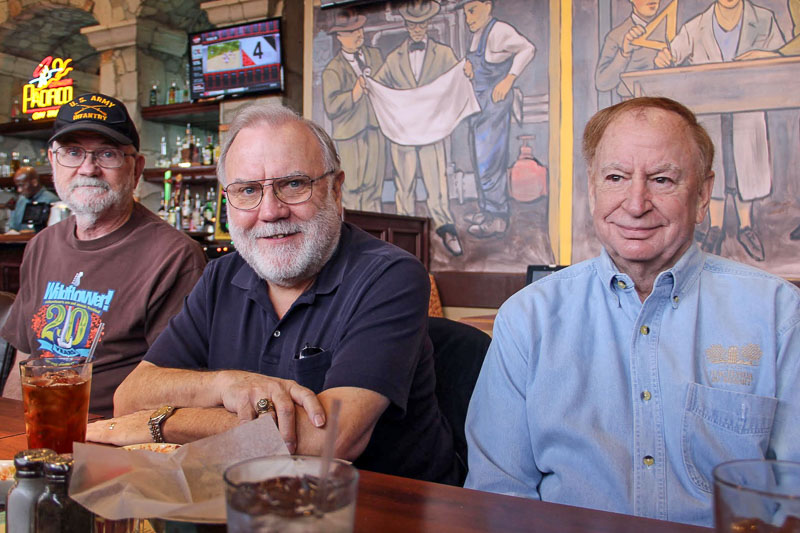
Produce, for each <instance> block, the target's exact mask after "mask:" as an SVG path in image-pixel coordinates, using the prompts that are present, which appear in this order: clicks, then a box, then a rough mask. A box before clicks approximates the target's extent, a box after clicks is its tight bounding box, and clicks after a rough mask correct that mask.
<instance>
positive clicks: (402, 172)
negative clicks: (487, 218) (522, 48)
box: [373, 0, 462, 256]
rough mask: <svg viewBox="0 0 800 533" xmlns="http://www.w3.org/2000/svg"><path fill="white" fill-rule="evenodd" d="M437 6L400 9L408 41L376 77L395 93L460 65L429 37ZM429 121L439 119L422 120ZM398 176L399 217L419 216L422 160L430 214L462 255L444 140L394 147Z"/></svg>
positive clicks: (446, 240) (453, 251)
mask: <svg viewBox="0 0 800 533" xmlns="http://www.w3.org/2000/svg"><path fill="white" fill-rule="evenodd" d="M440 9H441V6H440V5H439V3H438V2H434V1H422V0H414V1H412V2H409V3H407V4H405V5H403V6H402V7H400V9H399V10H398V11H399V13H400V16H402V17H403V20H405V25H406V29H407V30H408V38H407V39H406V40H404V41H403V42H402V43H401V44H400V46H398V47H397V48H395V49H394V50H392V51H391V52H390V53H389V55H388V56H386V62H385V63H384V64H383V66H382V67H381V68H380V70H378V72H377V73H375V75H374V77H373V79H374V80H375V81H376V82H378V83H381V84H383V85H386V86H387V87H391V88H393V89H413V88H415V87H420V86H422V85H427V84H429V83H431V82H432V81H434V80H435V79H436V78H438V77H439V76H441V75H442V74H444V73H445V72H447V71H448V70H450V69H451V68H453V66H455V65H456V63H458V60H457V59H456V55H455V53H454V52H453V50H452V48H450V47H449V46H447V45H444V44H441V43H438V42H436V41H434V40H433V39H431V38H430V37H429V36H428V25H429V22H430V20H431V19H432V18H433V17H434V16H436V14H437V13H439V10H440ZM418 118H419V119H420V120H429V119H431V118H435V117H418ZM389 146H390V151H391V154H392V162H393V163H394V169H395V172H396V178H395V184H396V186H397V192H396V193H395V203H396V205H397V213H398V214H401V215H414V214H415V212H414V202H415V200H416V183H417V180H416V174H417V162H418V161H419V168H420V171H421V173H422V180H423V181H424V182H425V189H426V190H427V192H428V200H427V205H428V215H429V216H430V217H431V219H432V220H433V224H434V227H435V228H436V233H437V235H439V237H440V238H441V239H442V244H444V247H445V248H446V249H447V251H448V252H450V253H451V254H452V255H456V256H458V255H461V253H462V250H461V242H460V241H459V239H458V234H457V233H456V226H455V221H454V219H453V215H452V213H451V212H450V205H449V203H448V195H447V176H446V174H445V169H446V160H445V147H444V139H441V140H439V141H436V142H435V143H433V144H427V145H424V146H405V145H400V144H396V143H394V142H391V143H390V145H389Z"/></svg>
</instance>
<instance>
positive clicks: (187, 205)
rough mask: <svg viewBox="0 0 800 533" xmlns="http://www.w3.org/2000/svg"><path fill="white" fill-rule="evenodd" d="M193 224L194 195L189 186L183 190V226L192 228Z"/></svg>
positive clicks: (186, 228) (187, 228)
mask: <svg viewBox="0 0 800 533" xmlns="http://www.w3.org/2000/svg"><path fill="white" fill-rule="evenodd" d="M191 225H192V196H191V193H190V192H189V187H186V188H185V189H184V191H183V203H182V205H181V228H182V229H183V230H186V231H188V230H190V229H191Z"/></svg>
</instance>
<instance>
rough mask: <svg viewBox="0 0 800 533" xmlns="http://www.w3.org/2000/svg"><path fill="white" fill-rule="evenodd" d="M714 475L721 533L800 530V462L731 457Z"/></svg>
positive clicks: (717, 523) (716, 520) (795, 532)
mask: <svg viewBox="0 0 800 533" xmlns="http://www.w3.org/2000/svg"><path fill="white" fill-rule="evenodd" d="M713 476H714V525H715V527H716V531H717V532H718V533H800V463H794V462H791V461H775V460H762V459H743V460H738V461H729V462H727V463H722V464H720V465H718V466H717V467H715V468H714V470H713Z"/></svg>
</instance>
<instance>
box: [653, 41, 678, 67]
mask: <svg viewBox="0 0 800 533" xmlns="http://www.w3.org/2000/svg"><path fill="white" fill-rule="evenodd" d="M674 62H675V59H674V58H673V57H672V52H670V50H669V47H667V46H665V47H664V48H662V49H661V51H659V52H658V53H657V54H656V57H655V59H654V60H653V63H654V64H655V66H657V67H658V68H665V67H671V66H672V64H673V63H674Z"/></svg>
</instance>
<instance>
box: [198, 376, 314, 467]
mask: <svg viewBox="0 0 800 533" xmlns="http://www.w3.org/2000/svg"><path fill="white" fill-rule="evenodd" d="M213 386H214V389H215V391H216V392H217V394H219V398H220V402H221V403H222V405H223V406H224V407H225V409H227V410H228V411H230V412H231V413H236V416H237V417H238V418H239V420H241V421H246V420H252V419H254V418H256V417H257V416H258V413H257V412H256V404H258V401H259V400H261V399H262V398H266V399H267V400H271V401H272V403H273V404H274V405H275V414H276V415H277V420H276V423H277V424H278V430H279V431H280V433H281V436H282V437H283V440H284V442H286V447H287V448H288V449H289V453H294V451H295V449H296V448H297V432H296V427H295V419H294V410H295V404H297V405H299V406H301V407H302V408H303V409H304V410H305V411H306V414H307V415H308V419H309V421H311V424H313V425H314V426H315V427H318V428H319V427H322V426H324V425H325V410H324V409H323V407H322V404H321V403H320V402H319V400H318V399H317V396H316V394H314V392H313V391H312V390H311V389H307V388H306V387H303V386H302V385H299V384H298V383H297V382H295V381H292V380H289V379H279V378H273V377H270V376H264V375H262V374H256V373H254V372H244V371H241V370H225V371H222V372H219V373H217V375H216V376H215V379H214V385H213Z"/></svg>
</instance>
